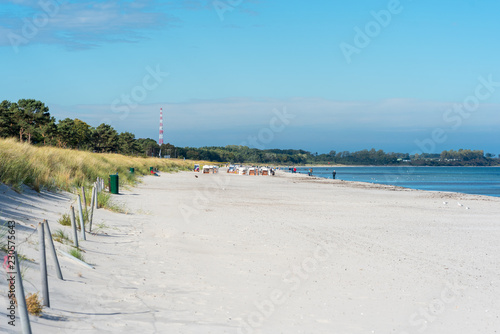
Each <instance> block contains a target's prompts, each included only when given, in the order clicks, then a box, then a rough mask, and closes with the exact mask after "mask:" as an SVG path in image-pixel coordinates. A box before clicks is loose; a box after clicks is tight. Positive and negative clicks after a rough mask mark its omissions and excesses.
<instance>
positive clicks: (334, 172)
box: [332, 171, 337, 180]
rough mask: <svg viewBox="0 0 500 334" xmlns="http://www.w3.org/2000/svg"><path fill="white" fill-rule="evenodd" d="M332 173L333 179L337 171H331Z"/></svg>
mask: <svg viewBox="0 0 500 334" xmlns="http://www.w3.org/2000/svg"><path fill="white" fill-rule="evenodd" d="M332 175H333V179H334V180H335V176H336V175H337V172H336V171H333V173H332Z"/></svg>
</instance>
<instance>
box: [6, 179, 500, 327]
mask: <svg viewBox="0 0 500 334" xmlns="http://www.w3.org/2000/svg"><path fill="white" fill-rule="evenodd" d="M160 175H161V177H153V176H145V177H143V178H142V183H140V184H138V185H137V186H136V187H133V188H130V189H125V190H122V191H121V193H120V195H113V199H114V201H116V202H117V203H120V204H122V205H123V206H124V207H125V208H126V209H127V211H128V214H117V213H112V212H109V211H106V210H102V209H99V210H97V211H96V216H95V219H96V220H95V222H94V224H95V226H96V228H97V226H101V228H100V229H99V231H98V233H97V234H95V235H94V234H89V235H88V236H87V241H81V248H82V250H84V252H85V253H84V256H85V260H86V262H88V263H91V264H92V265H93V266H94V267H95V269H87V268H84V267H81V266H78V265H77V264H75V263H73V262H71V261H69V260H68V259H65V258H59V261H60V263H61V266H62V268H61V269H62V271H63V276H64V278H65V280H64V281H59V280H57V279H56V278H55V273H54V270H53V269H54V268H53V266H52V260H51V258H50V256H49V258H48V262H47V264H48V266H49V270H48V272H49V290H50V292H51V306H52V308H50V309H45V310H44V314H45V315H44V316H42V317H41V318H36V317H30V318H31V323H32V328H33V330H34V332H36V333H68V332H72V331H75V330H81V331H86V332H99V333H122V332H144V333H150V332H174V333H199V332H211V333H257V332H262V333H276V332H287V333H299V332H303V331H304V330H305V331H313V332H346V333H353V332H360V333H361V332H370V331H375V332H382V333H387V332H395V333H398V334H399V333H402V332H404V331H407V332H416V331H418V330H419V329H421V326H422V322H421V320H425V317H423V316H422V315H420V314H419V310H420V309H422V308H424V309H429V307H430V305H433V303H434V301H435V300H436V298H437V299H438V300H439V298H440V295H441V293H442V291H444V289H446V287H447V284H448V283H447V282H449V283H450V284H452V285H453V286H455V287H457V288H456V289H455V291H451V292H450V291H448V290H446V291H447V293H448V295H446V297H447V298H446V300H445V301H442V302H443V308H444V310H443V311H442V312H440V313H439V314H434V315H433V316H434V317H435V319H437V320H436V321H434V322H432V323H429V324H428V325H429V326H431V325H432V327H433V329H434V331H438V332H448V331H454V332H467V333H485V332H491V331H492V330H493V329H496V328H498V326H499V325H500V320H498V318H492V317H489V316H488V314H490V312H491V314H495V313H498V311H500V303H498V302H497V301H496V297H495V296H497V295H498V293H499V292H500V286H499V285H498V284H497V283H495V282H496V278H497V277H498V275H499V274H500V263H498V260H496V258H497V257H496V254H497V253H498V251H499V250H500V246H498V243H497V240H498V238H499V237H500V227H498V226H497V225H496V224H495V223H494V222H496V218H497V217H498V216H500V206H499V205H498V204H500V199H497V198H495V197H487V196H480V195H466V194H465V195H462V194H460V193H444V192H430V191H418V190H411V189H410V190H408V189H405V188H398V187H394V186H383V185H372V184H369V183H362V182H358V183H356V182H347V181H341V180H331V179H323V178H310V177H308V176H307V175H301V174H299V175H297V174H289V173H285V172H283V171H280V172H279V173H277V174H276V176H275V177H272V176H256V177H252V176H242V175H234V174H227V173H224V172H223V171H222V170H221V172H220V173H218V174H201V173H196V174H195V173H193V172H179V173H176V174H165V173H161V174H160ZM194 175H197V176H198V178H195V177H194ZM484 197H486V198H484ZM73 200H74V198H73V197H72V195H71V194H67V193H58V194H57V195H54V194H51V193H45V192H43V193H41V194H37V193H35V192H33V191H26V192H25V193H23V194H17V193H14V192H10V191H8V190H6V189H4V188H2V189H1V192H0V203H1V204H2V208H4V210H3V213H2V214H1V215H2V216H3V218H5V216H4V215H6V214H7V215H12V214H16V217H15V219H16V220H17V221H18V223H19V226H18V227H19V229H18V231H17V233H18V236H19V237H20V239H21V240H22V239H23V238H26V237H28V236H29V235H30V233H33V228H34V227H36V221H37V220H38V219H42V216H43V217H46V219H48V220H49V222H50V226H51V230H52V233H54V231H55V230H57V229H63V230H65V229H66V227H64V226H60V225H58V224H57V223H56V220H57V218H58V216H59V215H60V214H61V213H65V212H67V209H68V208H69V205H70V204H71V202H72V201H73ZM457 201H460V202H459V203H460V204H463V206H459V205H457ZM445 202H446V204H445ZM465 207H470V210H466V209H465ZM103 225H104V226H103ZM35 234H36V232H35ZM33 238H34V239H36V236H34V237H33V236H31V237H29V239H28V241H27V242H25V243H24V246H23V249H22V252H23V253H24V254H26V256H27V257H28V258H31V259H33V260H34V262H33V263H28V265H29V268H30V269H29V270H28V271H27V273H26V275H27V276H26V278H27V280H28V281H29V282H31V283H27V284H26V286H25V289H26V290H27V291H26V292H27V293H28V292H34V291H36V290H37V289H39V288H37V286H39V271H38V267H37V262H38V260H37V259H38V255H37V252H36V243H35V241H34V239H33ZM32 239H33V240H32ZM21 240H20V242H21ZM30 240H31V241H30ZM32 241H33V242H32ZM56 247H61V249H66V246H62V245H59V244H57V243H56ZM485 254H488V255H485ZM5 284H6V283H5V282H2V283H0V289H1V290H2V291H4V289H5ZM485 308H487V309H488V310H490V312H488V313H484V311H483V310H484V309H485ZM415 312H416V313H417V314H419V315H418V317H417V318H415V317H413V318H412V315H413V314H414V313H415ZM0 316H2V317H4V318H5V312H4V311H3V310H2V311H0ZM412 319H413V320H419V322H418V325H415V323H416V322H415V321H412ZM477 323H481V324H482V327H481V328H478V327H477V326H476V325H477ZM2 325H3V324H2Z"/></svg>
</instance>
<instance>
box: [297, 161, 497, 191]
mask: <svg viewBox="0 0 500 334" xmlns="http://www.w3.org/2000/svg"><path fill="white" fill-rule="evenodd" d="M309 168H310V167H307V168H306V167H300V168H297V173H303V174H307V173H308V171H309ZM334 170H335V171H336V172H337V176H336V178H337V179H340V180H346V181H360V182H371V183H381V184H390V185H394V186H400V187H406V188H412V189H420V190H437V191H453V192H460V193H466V194H477V195H487V196H497V197H500V168H499V167H316V168H313V175H314V176H318V177H324V178H329V179H331V178H332V172H333V171H334Z"/></svg>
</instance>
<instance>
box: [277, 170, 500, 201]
mask: <svg viewBox="0 0 500 334" xmlns="http://www.w3.org/2000/svg"><path fill="white" fill-rule="evenodd" d="M357 167H366V166H355V168H357ZM371 167H375V168H378V166H371ZM388 167H389V166H388ZM422 167H429V166H422ZM457 167H458V166H457ZM488 167H489V166H488ZM302 168H304V167H302ZM327 168H329V167H327ZM390 168H392V167H390ZM280 172H282V173H284V174H291V175H294V173H291V172H289V171H288V170H281V171H280ZM295 174H296V175H304V176H306V177H307V178H311V176H308V174H306V173H300V172H297V173H295ZM325 175H327V174H325ZM328 175H329V174H328ZM337 176H338V177H339V176H340V177H341V175H339V172H337ZM312 177H315V178H319V179H324V180H332V178H329V177H321V176H316V175H314V171H313V175H312ZM336 180H342V179H338V178H337V179H336ZM342 181H344V182H361V183H368V184H376V185H386V186H394V187H400V188H405V189H412V190H420V191H434V192H445V193H447V192H451V193H459V194H467V195H479V196H487V197H495V198H499V197H500V194H498V195H496V196H495V195H487V194H477V193H467V192H460V191H453V190H445V189H434V190H433V189H419V188H412V187H407V186H404V185H403V186H399V185H393V184H389V183H378V182H370V181H354V180H342Z"/></svg>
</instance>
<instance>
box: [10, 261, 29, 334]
mask: <svg viewBox="0 0 500 334" xmlns="http://www.w3.org/2000/svg"><path fill="white" fill-rule="evenodd" d="M14 257H15V261H16V278H15V280H16V281H15V286H16V296H17V309H18V310H19V318H20V319H21V331H22V333H23V334H31V324H30V318H29V316H28V308H27V307H26V297H25V296H24V286H23V277H22V276H21V264H20V263H19V258H18V257H17V252H14Z"/></svg>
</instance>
